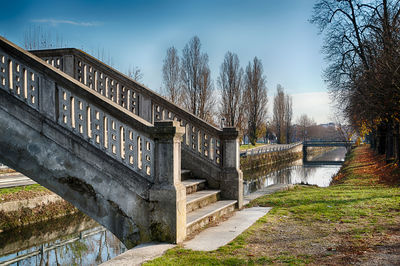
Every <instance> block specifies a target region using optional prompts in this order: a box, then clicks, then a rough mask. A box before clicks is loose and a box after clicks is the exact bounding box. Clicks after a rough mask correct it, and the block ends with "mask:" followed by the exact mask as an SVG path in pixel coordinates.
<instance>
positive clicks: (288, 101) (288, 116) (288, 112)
mask: <svg viewBox="0 0 400 266" xmlns="http://www.w3.org/2000/svg"><path fill="white" fill-rule="evenodd" d="M292 103H293V100H292V96H290V95H288V94H286V95H285V117H284V121H285V131H286V143H290V140H291V137H292V136H291V133H292V118H293V108H292V107H293V104H292Z"/></svg>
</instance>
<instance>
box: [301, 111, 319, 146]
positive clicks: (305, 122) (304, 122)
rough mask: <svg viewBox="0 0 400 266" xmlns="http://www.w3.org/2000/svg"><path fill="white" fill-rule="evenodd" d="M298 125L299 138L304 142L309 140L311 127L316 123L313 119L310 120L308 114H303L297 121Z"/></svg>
mask: <svg viewBox="0 0 400 266" xmlns="http://www.w3.org/2000/svg"><path fill="white" fill-rule="evenodd" d="M297 125H298V127H299V132H298V133H299V136H300V138H301V139H302V140H303V141H304V140H306V139H307V138H308V136H309V134H310V132H309V130H310V128H311V126H313V125H315V122H314V120H313V119H312V118H309V117H308V116H307V115H306V114H302V115H301V116H300V117H299V118H298V119H297Z"/></svg>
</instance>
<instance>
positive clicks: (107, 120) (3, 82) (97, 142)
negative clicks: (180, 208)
mask: <svg viewBox="0 0 400 266" xmlns="http://www.w3.org/2000/svg"><path fill="white" fill-rule="evenodd" d="M12 52H17V53H16V54H13V53H10V52H8V51H5V50H4V48H3V47H0V88H1V89H3V90H5V91H7V92H8V93H10V94H12V95H13V96H14V97H17V98H18V99H20V100H21V101H23V102H25V103H26V104H28V105H29V106H30V107H32V108H33V109H35V110H37V111H39V112H40V113H42V114H43V115H45V116H47V117H49V118H52V119H54V120H55V122H57V123H58V124H59V125H61V126H63V127H64V128H66V129H68V130H70V131H72V132H73V133H74V134H76V135H78V136H79V137H81V138H83V139H85V140H86V141H88V142H89V143H90V144H92V145H93V146H95V147H97V148H99V149H100V150H102V151H104V152H105V153H107V154H108V155H109V156H111V157H112V158H114V159H115V160H117V161H119V162H121V163H123V164H124V165H126V166H127V167H128V168H130V169H132V170H133V171H135V172H137V173H139V174H140V175H141V176H142V177H144V178H146V179H147V180H149V181H153V180H154V140H152V139H151V137H150V136H151V134H152V133H153V131H154V130H153V125H152V124H150V123H148V122H147V121H144V120H143V119H141V118H139V117H135V116H134V115H132V114H131V113H129V112H126V111H125V110H123V109H122V108H120V107H119V106H118V105H115V104H114V103H113V102H111V101H109V100H108V99H106V98H104V97H103V98H99V97H98V95H95V94H94V93H93V92H92V91H90V90H87V89H86V88H85V87H84V86H82V85H80V84H79V83H75V82H74V83H71V82H70V81H69V80H66V79H65V78H64V79H62V78H61V79H60V76H59V73H57V72H56V69H53V70H54V72H51V68H50V71H49V70H48V69H46V68H48V66H47V65H44V64H43V63H41V62H40V61H35V60H34V59H33V60H32V58H28V57H27V54H24V53H22V54H19V55H18V50H14V51H12ZM65 81H66V83H69V84H65V83H64V82H65ZM68 81H69V82H68ZM49 82H50V83H56V84H57V85H56V86H54V87H53V88H54V90H53V91H47V88H49V86H45V83H49ZM121 111H122V112H121Z"/></svg>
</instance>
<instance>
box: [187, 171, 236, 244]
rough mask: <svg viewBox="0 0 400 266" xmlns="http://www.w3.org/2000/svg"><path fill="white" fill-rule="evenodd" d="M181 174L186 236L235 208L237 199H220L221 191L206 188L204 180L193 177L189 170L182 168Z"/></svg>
mask: <svg viewBox="0 0 400 266" xmlns="http://www.w3.org/2000/svg"><path fill="white" fill-rule="evenodd" d="M181 176H182V183H183V185H184V186H185V187H186V234H187V236H190V235H192V234H193V233H195V232H197V231H198V230H200V229H202V228H203V227H205V226H207V225H208V224H210V223H212V222H215V221H218V220H219V219H220V218H221V217H222V216H224V215H227V214H230V213H232V212H233V211H234V210H235V207H236V203H237V200H220V192H221V191H220V190H215V189H212V190H211V189H207V187H206V180H204V179H195V178H193V177H192V174H191V172H190V171H189V170H182V175H181Z"/></svg>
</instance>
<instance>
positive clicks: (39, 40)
mask: <svg viewBox="0 0 400 266" xmlns="http://www.w3.org/2000/svg"><path fill="white" fill-rule="evenodd" d="M63 47H66V43H65V42H64V39H63V37H62V36H60V35H59V34H58V32H54V31H50V30H49V29H44V28H43V27H41V26H37V25H31V26H30V27H29V28H28V29H27V30H25V32H24V48H25V49H26V50H41V49H54V48H63Z"/></svg>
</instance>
